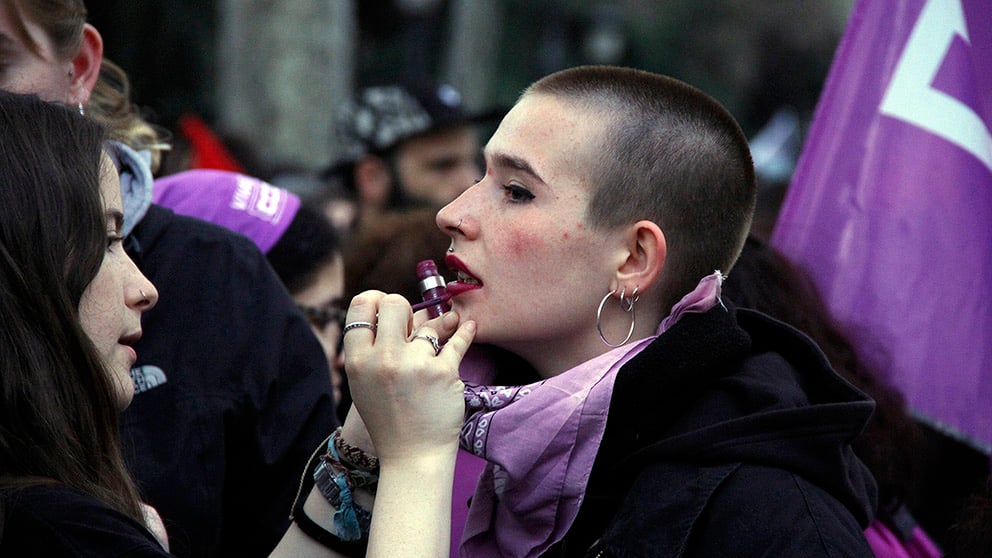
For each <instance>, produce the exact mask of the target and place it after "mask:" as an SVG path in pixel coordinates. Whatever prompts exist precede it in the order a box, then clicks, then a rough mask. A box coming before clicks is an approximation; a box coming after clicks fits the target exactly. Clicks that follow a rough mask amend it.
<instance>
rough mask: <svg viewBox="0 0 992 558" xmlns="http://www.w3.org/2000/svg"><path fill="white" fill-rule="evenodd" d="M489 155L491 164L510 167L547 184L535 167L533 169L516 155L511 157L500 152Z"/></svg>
mask: <svg viewBox="0 0 992 558" xmlns="http://www.w3.org/2000/svg"><path fill="white" fill-rule="evenodd" d="M488 155H489V161H490V163H492V164H493V165H494V166H496V167H508V168H511V169H516V170H519V171H523V172H525V173H527V174H529V175H531V176H533V177H534V178H535V179H536V180H539V181H540V182H542V183H545V184H546V182H545V180H544V179H543V178H541V175H540V174H538V173H537V171H536V170H534V167H532V166H531V164H530V163H529V162H527V161H526V160H524V159H522V158H520V157H516V156H514V155H509V154H506V153H499V152H496V153H489V154H488Z"/></svg>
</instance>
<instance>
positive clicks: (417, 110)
mask: <svg viewBox="0 0 992 558" xmlns="http://www.w3.org/2000/svg"><path fill="white" fill-rule="evenodd" d="M503 112H504V111H503V110H501V109H491V110H487V111H484V112H478V113H469V112H467V111H465V109H464V106H463V105H462V96H461V93H459V92H458V90H457V89H455V88H454V87H452V86H451V85H448V84H440V85H435V84H431V83H427V82H410V83H404V84H391V85H377V86H372V87H366V88H364V89H362V90H361V91H359V92H358V93H357V94H356V95H355V96H354V97H352V98H351V99H349V100H348V101H346V102H345V103H344V104H343V105H342V106H341V108H340V109H339V111H338V116H337V121H336V130H337V141H338V142H339V144H338V145H339V149H338V152H339V157H340V159H339V162H350V161H355V160H357V159H358V158H360V157H362V156H363V155H365V154H367V153H383V152H385V151H388V150H389V149H391V148H392V147H394V146H396V145H397V144H399V143H400V142H402V141H404V140H407V139H409V138H412V137H414V136H419V135H422V134H426V133H429V132H434V131H437V130H442V129H445V128H452V127H456V126H462V125H466V124H475V123H480V122H486V121H492V120H495V119H496V118H497V117H499V116H501V115H502V113H503Z"/></svg>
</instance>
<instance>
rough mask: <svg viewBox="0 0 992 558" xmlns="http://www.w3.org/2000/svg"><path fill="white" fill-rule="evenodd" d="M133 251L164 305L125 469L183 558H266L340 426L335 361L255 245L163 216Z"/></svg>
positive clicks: (146, 339) (125, 439)
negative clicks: (310, 468)
mask: <svg viewBox="0 0 992 558" xmlns="http://www.w3.org/2000/svg"><path fill="white" fill-rule="evenodd" d="M128 247H129V252H130V253H131V255H132V257H133V258H134V259H135V261H136V263H137V264H138V266H139V268H140V269H141V270H142V272H144V273H145V275H146V276H148V278H149V279H150V280H151V281H152V282H153V283H154V284H155V285H156V287H157V288H158V291H159V302H158V304H157V305H156V306H155V308H153V309H152V310H150V311H148V312H146V313H145V315H144V317H143V319H142V325H143V328H144V336H143V337H142V339H141V341H140V342H139V343H138V344H137V345H136V346H135V349H136V350H137V353H138V362H137V363H136V364H135V367H134V368H133V369H132V371H131V373H132V376H133V377H134V379H135V388H136V392H137V393H136V394H135V397H134V401H133V402H132V403H131V406H130V407H129V408H128V409H127V410H126V411H125V412H124V414H123V416H122V443H123V445H124V454H125V458H126V459H127V461H128V464H129V466H130V468H131V471H132V473H133V474H134V476H135V478H136V479H137V481H138V485H139V489H140V490H141V492H142V496H144V498H145V499H146V500H147V501H148V502H149V503H151V504H152V505H153V506H155V507H156V508H157V509H158V511H159V513H160V514H161V515H162V517H163V520H164V521H165V523H166V527H167V529H168V531H169V535H170V539H171V544H172V550H173V552H174V553H175V554H177V555H179V556H264V555H266V554H267V553H268V552H269V551H270V550H271V549H272V548H273V547H274V546H275V544H276V543H277V542H278V540H279V538H280V537H281V536H282V534H283V533H284V532H285V530H286V528H287V527H288V524H289V521H288V516H289V512H290V508H291V507H292V499H293V495H294V493H295V490H296V487H297V485H298V483H299V478H300V474H301V473H302V471H303V468H304V466H305V465H306V462H307V459H308V457H309V456H310V453H311V452H312V451H313V450H314V448H316V447H317V445H319V444H320V442H321V440H323V439H324V438H325V437H326V436H327V435H328V434H329V433H330V432H331V431H332V430H333V429H334V428H335V427H336V426H337V418H336V416H335V412H334V403H333V400H332V395H331V394H332V391H331V383H330V377H329V373H328V368H327V359H326V357H325V356H324V353H323V351H322V350H321V348H320V345H319V343H318V341H317V340H316V338H315V337H314V336H313V333H312V332H311V330H310V328H309V325H308V324H307V323H306V321H305V320H304V318H303V316H302V314H301V313H300V312H299V310H298V309H297V308H296V306H295V305H294V304H293V301H292V299H291V298H290V296H289V294H288V293H287V292H286V290H285V288H284V287H283V286H282V283H281V282H280V281H279V278H278V277H277V276H276V274H275V273H274V272H273V271H272V269H271V267H270V266H269V264H268V262H267V260H266V259H265V257H264V255H263V254H262V253H261V252H260V251H259V250H258V248H257V247H256V246H255V245H254V244H253V243H252V242H251V241H250V240H249V239H247V238H245V237H243V236H241V235H238V234H235V233H232V232H230V231H228V230H227V229H223V228H221V227H218V226H215V225H212V224H210V223H206V222H203V221H200V220H197V219H192V218H189V217H183V216H179V215H175V214H174V213H173V212H172V211H171V210H169V209H166V208H163V207H159V206H155V205H153V206H152V207H151V208H150V209H149V210H148V213H147V214H146V216H145V217H144V219H142V221H141V222H140V223H139V224H138V226H137V228H136V229H135V230H134V232H133V233H132V235H131V237H129V244H128ZM162 380H165V381H164V383H160V384H159V382H161V381H162Z"/></svg>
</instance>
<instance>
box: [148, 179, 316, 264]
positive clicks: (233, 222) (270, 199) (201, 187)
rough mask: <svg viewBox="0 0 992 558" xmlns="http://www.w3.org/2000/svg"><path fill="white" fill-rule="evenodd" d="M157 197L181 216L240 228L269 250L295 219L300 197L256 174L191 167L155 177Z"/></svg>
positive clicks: (236, 230) (159, 202)
mask: <svg viewBox="0 0 992 558" xmlns="http://www.w3.org/2000/svg"><path fill="white" fill-rule="evenodd" d="M152 201H153V202H154V203H157V204H159V205H162V206H164V207H168V208H169V209H172V210H173V211H175V212H176V213H178V214H180V215H188V216H191V217H197V218H199V219H203V220H204V221H209V222H211V223H214V224H217V225H220V226H222V227H225V228H228V229H230V230H232V231H235V232H239V233H241V234H243V235H245V236H247V237H248V238H250V239H252V240H253V241H254V242H255V244H256V245H257V246H258V248H259V249H260V250H261V251H262V252H266V253H267V252H268V251H269V250H270V249H271V248H272V247H273V246H274V245H275V243H276V242H277V241H278V240H279V237H281V236H282V234H283V233H284V232H286V227H288V226H289V224H290V223H291V222H292V221H293V217H294V216H295V215H296V211H297V209H299V207H300V198H298V197H297V196H296V195H295V194H293V193H292V192H289V191H286V190H284V189H282V188H278V187H276V186H273V185H271V184H269V183H267V182H263V181H261V180H259V179H257V178H252V177H250V176H245V175H243V174H238V173H234V172H229V171H220V170H191V171H185V172H181V173H178V174H173V175H170V176H166V177H164V178H160V179H158V180H156V181H155V186H154V189H153V191H152Z"/></svg>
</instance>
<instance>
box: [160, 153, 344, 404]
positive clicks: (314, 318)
mask: <svg viewBox="0 0 992 558" xmlns="http://www.w3.org/2000/svg"><path fill="white" fill-rule="evenodd" d="M152 201H153V202H154V203H156V204H158V205H161V206H163V207H167V208H169V209H171V210H173V211H174V212H176V213H177V214H180V215H187V216H190V217H196V218H198V219H202V220H204V221H208V222H211V223H214V224H217V225H220V226H222V227H225V228H227V229H230V230H232V231H234V232H237V233H240V234H242V235H244V236H247V237H248V238H249V239H251V240H252V242H254V243H255V245H256V246H258V249H259V250H261V251H262V253H263V254H265V257H266V259H267V260H268V261H269V264H271V265H272V269H273V270H275V272H276V275H278V276H279V279H281V280H282V283H283V285H284V286H285V287H286V290H288V291H289V294H290V296H292V297H293V300H294V301H295V302H296V305H297V306H298V307H299V309H300V310H301V311H302V312H303V315H304V317H306V319H307V321H308V322H309V323H310V328H311V329H312V330H313V333H314V335H315V336H316V337H317V340H318V341H320V345H321V347H322V348H323V349H324V354H325V355H326V356H327V362H328V365H329V373H330V377H331V383H332V385H333V386H334V400H335V401H341V386H342V384H343V381H342V375H341V373H340V371H339V370H337V369H336V368H335V367H334V366H333V365H334V363H335V360H336V359H337V356H338V352H337V349H338V342H339V340H340V335H341V320H343V319H344V301H343V300H342V297H343V293H344V259H343V256H342V254H341V243H340V241H339V238H338V234H337V232H336V231H335V229H334V227H333V226H332V225H331V223H330V222H329V221H328V220H327V218H326V217H325V216H324V215H322V214H321V213H320V212H318V211H317V210H315V209H313V208H311V207H309V206H307V205H301V204H300V198H299V197H298V196H297V195H296V194H294V193H292V192H290V191H288V190H286V189H283V188H279V187H277V186H273V185H272V184H269V183H267V182H265V181H262V180H259V179H258V178H254V177H251V176H247V175H244V174H240V173H236V172H230V171H223V170H206V169H204V170H189V171H185V172H181V173H178V174H174V175H170V176H166V177H163V178H160V179H158V180H156V181H155V186H154V191H153V193H152Z"/></svg>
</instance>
